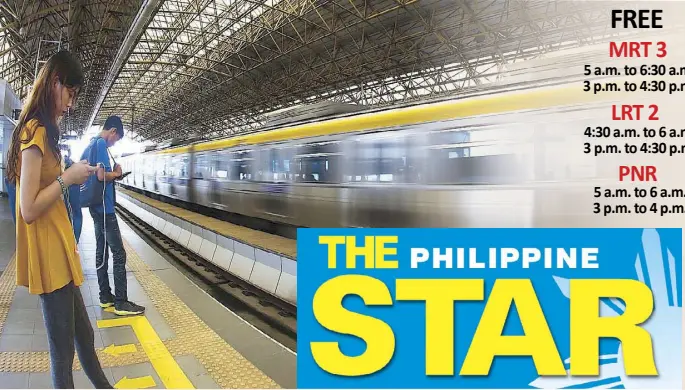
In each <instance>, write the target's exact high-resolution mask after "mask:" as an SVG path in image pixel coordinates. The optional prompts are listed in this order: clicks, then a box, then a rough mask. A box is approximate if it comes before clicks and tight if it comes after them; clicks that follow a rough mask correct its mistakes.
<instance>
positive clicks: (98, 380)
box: [74, 287, 113, 389]
mask: <svg viewBox="0 0 685 390" xmlns="http://www.w3.org/2000/svg"><path fill="white" fill-rule="evenodd" d="M74 329H75V331H76V334H75V336H76V337H75V338H76V351H77V352H78V360H79V362H81V366H82V367H83V371H84V372H85V373H86V375H87V376H88V379H90V381H91V383H93V386H95V388H96V389H112V388H113V387H112V385H111V384H110V383H109V380H108V379H107V376H105V373H104V372H103V371H102V366H101V365H100V361H99V360H98V356H97V354H96V353H95V341H94V335H93V327H92V326H91V324H90V320H89V319H88V312H87V311H86V305H85V304H84V303H83V297H82V296H81V290H80V289H78V288H76V287H74Z"/></svg>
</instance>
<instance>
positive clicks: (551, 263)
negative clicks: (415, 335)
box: [411, 248, 599, 269]
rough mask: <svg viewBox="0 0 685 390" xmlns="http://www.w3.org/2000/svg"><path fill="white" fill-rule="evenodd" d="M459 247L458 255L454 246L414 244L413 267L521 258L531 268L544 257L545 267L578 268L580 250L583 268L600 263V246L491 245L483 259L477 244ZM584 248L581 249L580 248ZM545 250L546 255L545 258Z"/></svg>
mask: <svg viewBox="0 0 685 390" xmlns="http://www.w3.org/2000/svg"><path fill="white" fill-rule="evenodd" d="M465 249H466V248H456V256H455V254H454V251H453V249H452V248H444V249H441V248H432V254H433V255H432V257H431V251H429V250H428V249H427V248H411V267H412V268H417V267H418V266H419V264H420V263H425V262H427V261H429V260H432V263H433V268H442V266H441V263H444V268H453V267H454V262H455V260H456V263H457V268H465V265H466V262H467V260H468V268H476V269H477V268H480V269H483V268H486V267H487V268H508V265H509V264H512V263H516V262H521V266H522V267H523V268H530V265H531V264H532V263H537V262H539V261H540V260H541V259H542V260H543V263H544V266H545V268H560V269H563V268H577V267H578V255H579V254H578V252H580V268H599V264H597V253H598V252H599V249H598V248H569V249H568V250H567V249H565V248H544V250H540V249H538V248H521V249H519V248H489V249H488V259H487V262H485V261H483V262H480V261H479V259H478V253H477V250H476V248H468V254H466V250H465ZM579 249H580V250H579ZM543 254H544V258H543Z"/></svg>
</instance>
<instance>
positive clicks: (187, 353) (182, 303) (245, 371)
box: [0, 198, 296, 389]
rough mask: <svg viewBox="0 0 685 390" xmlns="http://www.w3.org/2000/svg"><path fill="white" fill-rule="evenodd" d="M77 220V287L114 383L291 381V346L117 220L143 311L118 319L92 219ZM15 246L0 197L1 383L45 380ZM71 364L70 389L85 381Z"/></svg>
mask: <svg viewBox="0 0 685 390" xmlns="http://www.w3.org/2000/svg"><path fill="white" fill-rule="evenodd" d="M83 219H84V226H83V233H82V236H81V242H80V244H79V250H80V253H81V257H82V259H81V260H82V264H83V269H84V273H85V275H86V282H85V283H84V285H83V286H81V291H82V294H83V297H84V300H85V303H86V306H87V307H88V312H89V316H90V318H91V321H92V326H93V329H94V331H95V344H96V348H97V350H98V356H99V358H100V361H101V363H102V365H103V368H104V370H105V373H106V374H107V375H108V376H109V378H110V380H111V382H112V384H113V385H115V387H116V388H280V387H285V388H294V387H296V380H295V373H296V363H295V361H296V356H295V353H294V352H292V351H291V350H290V349H288V348H287V347H286V346H284V345H282V344H281V343H279V342H278V341H276V340H275V339H273V338H272V337H270V336H268V335H267V334H265V333H264V332H262V331H260V330H259V329H257V328H256V327H254V326H252V325H251V324H250V323H249V322H248V321H246V320H244V319H243V318H241V317H240V316H238V315H237V314H236V313H234V312H232V311H231V310H229V309H227V308H226V307H225V306H224V305H222V304H221V303H220V302H218V301H217V300H216V299H214V298H213V297H212V296H211V295H209V294H207V293H206V292H205V291H204V290H203V289H202V288H200V287H199V286H198V285H197V284H195V283H194V282H193V281H191V279H189V278H188V277H187V276H186V275H185V274H184V273H182V272H181V271H180V270H179V269H178V268H176V267H175V266H173V265H172V264H171V263H170V261H168V260H167V259H166V258H165V257H164V256H163V255H162V254H160V253H158V252H157V251H156V250H155V249H154V248H153V247H152V246H150V245H149V244H148V243H147V242H146V241H145V240H144V239H143V238H142V237H140V236H139V235H138V234H137V233H136V231H135V230H134V229H132V228H131V227H130V226H128V225H127V224H126V223H124V222H123V221H121V219H120V222H119V226H120V229H121V233H122V237H123V240H124V246H125V248H126V252H127V277H128V293H129V299H131V300H132V301H134V302H136V303H138V304H140V305H143V306H145V307H146V312H145V314H144V315H141V316H123V317H120V316H117V315H115V314H114V313H112V312H111V311H110V310H111V309H102V308H100V306H99V304H98V289H97V276H96V272H95V237H94V234H93V223H92V220H91V218H90V216H89V215H88V214H87V213H85V214H84V218H83ZM14 247H15V241H14V227H13V224H12V220H11V214H10V211H9V207H8V202H7V199H6V198H0V268H1V269H2V274H1V275H0V388H14V389H17V388H51V387H52V383H51V380H50V373H49V355H48V344H47V336H46V330H45V326H44V323H43V318H42V312H41V310H40V303H39V300H38V297H37V296H33V295H29V294H28V291H27V289H26V288H24V287H17V286H16V283H15V277H16V271H15V268H14V249H15V248H14ZM110 258H111V257H110ZM110 269H111V267H110ZM111 277H112V276H111V274H110V278H111ZM112 285H113V284H112ZM74 369H75V371H74V380H75V385H76V388H92V387H93V386H92V385H91V383H90V381H89V380H88V379H87V378H86V376H85V374H84V373H83V372H82V371H81V368H80V365H79V362H78V356H75V363H74Z"/></svg>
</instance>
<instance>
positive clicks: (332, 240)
mask: <svg viewBox="0 0 685 390" xmlns="http://www.w3.org/2000/svg"><path fill="white" fill-rule="evenodd" d="M319 244H324V245H328V268H336V267H337V264H338V261H337V246H338V245H344V246H345V268H356V267H357V256H362V257H364V268H397V267H398V264H397V260H388V259H386V258H385V256H394V255H397V248H396V247H387V246H386V244H397V236H366V237H364V246H361V247H358V246H357V238H356V237H355V236H347V237H345V236H320V237H319Z"/></svg>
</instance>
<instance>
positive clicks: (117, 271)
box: [90, 210, 128, 302]
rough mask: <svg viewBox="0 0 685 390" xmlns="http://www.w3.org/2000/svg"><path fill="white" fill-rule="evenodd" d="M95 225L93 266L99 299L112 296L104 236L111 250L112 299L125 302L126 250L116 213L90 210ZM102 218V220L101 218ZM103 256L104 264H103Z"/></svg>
mask: <svg viewBox="0 0 685 390" xmlns="http://www.w3.org/2000/svg"><path fill="white" fill-rule="evenodd" d="M90 215H91V216H92V217H93V223H94V225H95V241H96V242H97V249H96V252H95V267H96V268H98V270H97V275H98V285H99V286H100V301H101V302H106V300H107V299H109V298H110V297H112V289H111V288H110V286H109V276H108V275H107V270H108V266H109V264H108V262H109V251H108V250H106V249H107V248H105V236H106V237H107V246H108V247H109V249H111V250H112V258H113V259H112V271H113V274H114V301H115V302H126V301H128V295H127V292H126V251H125V250H124V243H123V241H122V240H121V232H120V231H119V223H118V222H117V215H116V214H100V213H98V212H95V211H93V210H90ZM103 218H104V220H103ZM103 256H104V264H103Z"/></svg>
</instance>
